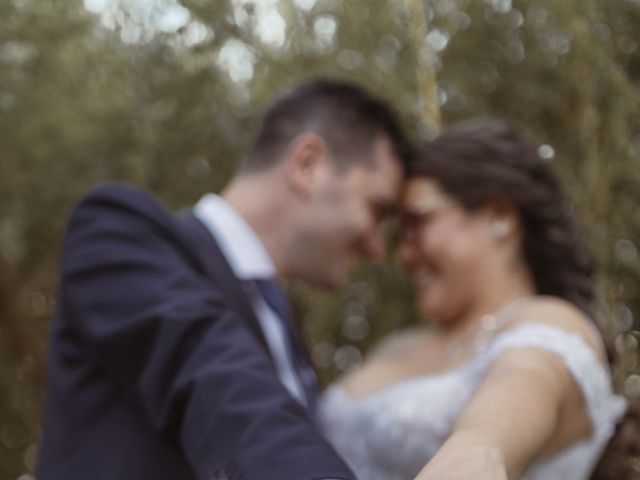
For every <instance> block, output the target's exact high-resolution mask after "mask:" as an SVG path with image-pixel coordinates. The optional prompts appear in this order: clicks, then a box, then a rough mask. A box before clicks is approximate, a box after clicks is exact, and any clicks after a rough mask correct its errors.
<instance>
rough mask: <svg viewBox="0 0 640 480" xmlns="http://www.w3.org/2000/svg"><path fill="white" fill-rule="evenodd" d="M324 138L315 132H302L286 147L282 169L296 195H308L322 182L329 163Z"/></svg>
mask: <svg viewBox="0 0 640 480" xmlns="http://www.w3.org/2000/svg"><path fill="white" fill-rule="evenodd" d="M328 155H329V152H328V150H327V146H326V144H325V142H324V140H323V139H322V138H321V137H320V136H319V135H317V134H315V133H302V134H300V135H298V136H297V137H296V138H294V139H293V140H292V141H291V142H290V144H289V147H288V149H287V153H286V154H285V159H284V169H285V176H286V179H287V183H288V184H289V186H290V188H291V189H292V190H293V191H294V192H295V193H296V194H298V195H302V196H303V197H308V196H310V195H311V194H312V193H313V191H314V190H315V188H316V186H317V185H318V184H319V182H322V180H323V177H324V176H325V174H326V169H327V166H328V165H329V163H330V160H329V156H328Z"/></svg>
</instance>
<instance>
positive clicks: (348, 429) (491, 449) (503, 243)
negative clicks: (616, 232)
mask: <svg viewBox="0 0 640 480" xmlns="http://www.w3.org/2000/svg"><path fill="white" fill-rule="evenodd" d="M402 211H403V213H402V220H403V222H402V223H403V228H402V233H401V238H400V245H399V252H398V254H399V257H400V259H401V261H402V262H403V263H404V265H405V266H406V268H407V269H408V270H409V272H410V273H411V274H412V275H413V277H414V279H415V283H416V287H417V298H418V307H419V309H420V311H421V313H422V314H423V315H424V317H428V318H429V319H432V320H433V321H434V322H435V323H436V325H437V328H435V329H426V328H425V329H419V330H416V331H411V332H405V333H399V334H396V335H395V336H393V337H392V338H390V339H389V340H388V341H386V342H385V343H383V345H382V346H380V347H379V348H378V349H377V350H376V351H375V352H374V353H373V354H372V355H371V356H370V358H369V359H368V360H367V361H366V362H365V364H364V365H363V366H362V367H361V368H360V369H358V370H357V371H355V372H353V373H351V374H350V375H347V376H346V378H344V379H342V380H341V381H340V382H339V383H338V384H336V385H333V386H332V387H330V388H329V390H328V391H327V393H326V394H325V396H324V398H323V400H322V402H321V405H320V418H321V422H322V425H323V427H324V430H325V432H326V434H327V436H328V437H329V439H330V441H331V442H332V443H333V444H334V446H335V447H336V449H337V450H338V452H339V453H341V454H342V456H343V457H344V458H345V459H346V460H347V462H348V463H349V464H350V465H351V467H352V468H353V470H354V472H355V473H356V475H357V476H358V478H362V479H363V480H409V479H412V478H415V477H417V478H418V479H421V480H422V479H424V480H427V479H438V480H447V479H470V478H473V479H487V480H488V479H492V480H495V479H507V478H509V479H514V478H524V479H527V480H556V479H562V480H580V479H586V478H589V475H590V473H591V471H592V470H593V468H594V465H595V463H596V462H597V460H598V458H599V457H600V455H601V453H602V451H603V449H604V447H605V445H606V444H607V441H608V440H609V437H610V436H611V434H612V432H613V430H614V426H615V423H616V422H617V421H618V420H619V419H620V417H621V416H622V415H623V413H624V410H625V402H624V400H623V399H622V398H620V397H618V396H616V395H614V394H613V393H612V390H611V385H610V383H611V381H610V374H609V371H608V366H607V361H606V358H605V353H604V348H603V345H602V340H601V338H600V336H599V334H598V331H597V329H596V328H595V326H594V324H593V321H592V318H593V312H592V310H591V308H592V301H593V288H592V281H591V266H590V260H589V257H588V256H587V255H586V254H585V252H584V251H583V250H582V249H581V247H580V238H579V237H578V234H577V232H576V229H575V226H574V222H573V219H572V218H571V215H570V214H569V209H568V207H567V205H566V203H565V200H564V197H563V194H562V192H561V189H560V186H559V184H558V181H557V179H556V178H555V177H554V176H553V175H552V173H551V172H550V169H549V168H548V166H547V165H546V164H545V161H544V160H542V159H541V158H540V157H539V156H538V153H537V148H536V147H535V146H534V145H533V144H531V143H529V141H528V140H526V139H525V138H523V137H522V136H520V135H519V134H518V133H517V132H515V131H514V130H513V129H512V128H511V127H509V126H508V125H506V124H504V123H502V122H500V121H496V120H475V121H472V122H469V123H465V124H462V125H459V126H457V127H454V128H452V129H450V130H448V131H446V132H445V133H444V134H443V135H441V136H440V137H439V138H437V139H436V140H434V141H431V142H428V143H427V144H426V145H425V146H424V147H423V149H422V151H421V153H420V156H419V159H418V160H417V161H416V162H415V163H414V164H413V166H412V171H411V172H410V178H409V181H408V183H407V186H406V188H405V192H404V198H403V206H402Z"/></svg>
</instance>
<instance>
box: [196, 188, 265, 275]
mask: <svg viewBox="0 0 640 480" xmlns="http://www.w3.org/2000/svg"><path fill="white" fill-rule="evenodd" d="M193 213H194V215H195V216H196V217H197V218H198V219H199V220H200V221H201V222H202V223H203V224H204V225H205V227H207V229H208V230H209V232H211V235H213V237H214V238H215V240H216V241H217V243H218V245H219V246H220V249H221V250H222V253H223V254H224V256H225V257H226V259H227V261H228V262H229V265H230V266H231V269H232V270H233V273H234V274H235V275H236V277H238V278H239V279H240V280H254V279H258V278H272V277H275V276H276V268H275V265H274V264H273V260H271V257H270V256H269V254H268V253H267V250H266V249H265V247H264V245H263V243H262V241H261V240H260V238H259V237H258V235H257V234H256V233H255V232H254V231H253V229H252V228H251V227H250V226H249V224H248V223H247V222H246V221H245V220H244V218H242V217H241V216H240V215H239V214H238V213H237V212H236V211H235V210H234V209H233V208H232V207H231V205H229V204H228V203H227V202H226V201H225V200H224V199H223V198H222V197H220V196H218V195H215V194H213V193H209V194H207V195H205V196H204V197H202V198H201V199H200V201H199V202H198V203H197V204H196V205H195V207H194V208H193Z"/></svg>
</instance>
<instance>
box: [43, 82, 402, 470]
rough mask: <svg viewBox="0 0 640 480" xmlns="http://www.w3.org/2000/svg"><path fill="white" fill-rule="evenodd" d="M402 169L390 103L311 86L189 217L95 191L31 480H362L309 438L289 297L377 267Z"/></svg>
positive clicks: (66, 274) (58, 326) (311, 386)
mask: <svg viewBox="0 0 640 480" xmlns="http://www.w3.org/2000/svg"><path fill="white" fill-rule="evenodd" d="M405 159H406V147H405V139H404V137H403V134H402V133H401V131H400V128H399V127H398V125H397V123H396V121H395V120H394V116H393V114H392V112H391V111H390V109H389V108H388V107H387V106H386V105H385V104H384V103H382V102H381V101H380V100H378V99H377V98H375V97H373V96H371V95H370V94H369V93H368V92H366V91H365V90H363V89H362V88H360V87H358V86H356V85H353V84H350V83H347V82H342V81H336V80H311V81H309V82H306V83H304V84H301V85H299V86H297V87H295V88H293V89H291V90H289V91H287V92H285V93H284V94H283V95H282V96H281V97H279V98H278V99H277V100H276V101H275V102H274V103H273V104H272V105H271V107H270V108H269V109H268V110H267V111H266V113H265V115H264V116H263V118H262V122H261V124H260V127H259V130H258V132H257V136H256V137H255V141H254V142H253V145H252V146H251V148H250V150H249V153H248V155H247V156H246V159H245V161H244V163H243V164H242V165H241V168H240V170H239V173H238V174H237V175H236V176H235V178H234V179H233V180H232V181H231V183H230V184H229V185H228V186H227V187H226V188H225V189H224V191H223V192H222V193H221V195H220V196H218V195H214V194H209V195H206V196H204V197H203V198H202V199H201V200H200V201H199V202H198V203H197V204H196V205H195V207H194V208H193V209H192V210H191V211H189V212H187V213H185V214H183V215H181V216H173V215H171V214H169V213H168V212H167V211H166V210H164V208H163V207H162V206H160V204H159V203H157V201H156V200H155V199H154V198H153V197H152V196H150V195H149V194H148V193H146V192H144V191H142V190H138V189H135V188H132V187H127V186H118V185H108V186H102V187H98V188H96V189H94V190H93V191H92V192H90V193H89V194H88V195H87V196H86V197H85V198H84V199H83V200H82V201H81V202H80V204H79V205H78V207H77V208H76V209H75V211H74V212H73V214H72V216H71V219H70V222H69V226H68V230H67V234H66V237H65V241H64V246H63V258H62V272H61V284H60V294H59V301H58V312H57V316H56V319H55V322H54V326H53V333H52V340H51V347H50V360H49V361H50V363H49V382H48V391H47V402H46V409H45V422H44V434H43V440H42V447H41V454H40V462H39V472H38V479H39V480H62V479H64V480H74V479H82V480H85V479H88V478H91V479H94V480H95V479H109V480H115V479H125V480H126V479H138V480H140V479H153V480H162V479H200V480H210V479H213V478H228V479H230V480H236V479H237V480H240V479H246V480H254V479H255V480H258V479H260V480H296V479H353V478H354V477H353V474H352V473H351V472H350V471H349V469H348V468H347V467H346V466H345V465H344V463H343V462H342V460H340V459H339V458H338V456H337V455H336V454H335V452H334V451H333V450H332V448H331V447H330V446H329V445H328V444H327V443H326V442H325V440H323V439H322V437H321V436H320V434H319V433H318V432H317V431H316V429H315V427H314V424H313V413H312V408H313V403H314V396H315V379H314V376H313V372H312V370H311V368H310V367H309V364H308V362H307V359H306V355H305V352H304V351H303V349H302V348H301V346H300V343H299V342H298V340H297V337H296V333H295V331H294V330H293V325H292V322H291V318H290V312H289V311H288V304H287V301H286V299H285V297H284V295H283V293H282V290H281V287H280V286H279V281H281V280H285V279H299V280H302V281H305V282H308V283H310V284H314V285H319V286H324V287H338V286H340V285H342V284H343V282H344V281H345V279H346V275H347V272H348V270H349V268H350V267H351V266H352V264H353V262H354V261H355V260H356V259H358V258H361V257H376V256H378V255H379V254H380V253H381V249H382V238H381V232H380V229H379V227H380V225H379V223H380V220H381V219H382V218H383V217H384V215H385V214H386V213H387V212H388V211H389V209H390V208H392V207H393V205H394V203H395V201H396V197H397V195H398V190H399V187H400V182H401V177H402V173H403V162H404V160H405Z"/></svg>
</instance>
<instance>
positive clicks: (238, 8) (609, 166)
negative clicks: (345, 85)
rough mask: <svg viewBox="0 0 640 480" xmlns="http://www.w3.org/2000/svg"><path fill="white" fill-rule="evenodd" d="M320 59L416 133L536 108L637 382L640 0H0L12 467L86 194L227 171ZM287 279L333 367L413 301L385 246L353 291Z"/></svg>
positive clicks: (12, 469) (0, 434)
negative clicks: (65, 239)
mask: <svg viewBox="0 0 640 480" xmlns="http://www.w3.org/2000/svg"><path fill="white" fill-rule="evenodd" d="M312 74H325V75H338V76H342V77H346V78H351V79H354V80H357V81H360V82H363V83H365V84H366V85H368V86H369V87H370V88H371V89H372V90H374V91H375V92H377V93H378V94H380V95H382V96H383V97H385V98H386V99H388V100H389V101H390V102H391V103H392V105H394V106H395V108H397V109H398V110H399V111H400V112H401V114H402V118H403V122H404V124H405V125H406V126H407V128H408V129H409V131H411V132H412V135H413V136H414V137H415V138H419V137H425V136H426V137H430V136H433V135H436V134H437V132H438V129H439V126H440V125H442V124H444V125H447V124H450V123H453V122H455V121H457V120H461V119H465V118H468V117H470V116H474V115H478V114H494V115H500V116H503V117H506V118H508V119H511V120H514V121H516V122H519V123H521V124H523V125H524V126H525V127H526V128H527V129H528V130H529V131H530V132H531V133H532V134H533V135H534V137H535V138H537V139H538V140H539V142H540V150H539V153H540V155H541V156H542V157H543V158H545V159H547V160H548V161H549V162H551V164H552V165H553V166H554V167H555V168H556V170H557V172H558V173H559V174H560V175H561V177H562V178H563V179H564V181H565V184H566V186H567V189H568V190H569V193H570V194H571V197H572V199H573V203H574V205H575V209H576V211H577V213H578V215H579V217H580V219H581V220H582V224H583V226H584V235H585V237H586V238H587V240H588V242H589V244H590V246H591V248H592V250H593V251H594V253H595V254H596V257H597V260H598V263H599V266H600V274H599V278H598V286H599V293H600V299H601V300H600V317H599V319H598V322H599V324H600V326H601V327H602V329H603V331H604V332H605V334H606V336H607V340H608V342H609V343H610V346H611V347H612V349H613V351H614V352H615V362H614V372H615V381H616V385H617V388H618V389H619V390H620V391H621V392H624V394H625V395H626V396H627V397H628V398H629V399H631V400H633V401H638V399H640V366H639V365H638V361H639V359H638V357H639V352H638V350H639V348H638V342H639V341H640V259H639V258H638V248H640V0H424V1H415V0H407V1H403V0H349V1H348V2H347V1H344V2H343V1H339V0H281V1H276V0H254V1H250V0H84V1H81V0H65V1H59V0H0V479H1V480H4V479H7V480H15V479H18V478H19V479H20V480H26V479H30V478H33V477H32V476H31V472H33V470H34V466H35V461H36V458H37V445H38V438H39V434H40V421H41V406H42V402H43V384H44V379H45V375H46V361H45V358H46V342H47V335H48V332H49V329H50V325H51V319H52V314H53V311H54V309H55V290H56V277H57V267H58V260H59V247H60V241H61V235H62V232H63V228H64V225H65V222H66V219H67V217H68V214H69V211H70V209H71V208H72V206H73V205H74V203H75V201H76V200H77V199H78V197H79V196H80V195H81V194H82V193H83V192H84V191H86V190H87V189H88V188H89V187H90V186H92V185H94V184H96V183H99V182H104V181H112V180H118V181H126V182H130V183H133V184H136V185H140V186H143V187H145V188H147V189H149V190H151V191H153V192H154V193H155V194H156V195H157V196H158V197H160V199H161V200H162V201H163V202H164V203H165V204H166V205H167V206H168V207H169V208H172V209H178V208H182V207H185V206H188V205H190V204H192V203H193V202H194V201H196V200H197V199H198V198H199V197H200V196H201V195H202V194H203V193H205V192H209V191H217V190H219V189H220V188H221V187H222V186H223V185H224V184H225V182H226V181H227V180H228V179H229V177H230V175H231V174H232V173H233V171H234V165H235V163H236V162H237V160H238V159H239V158H241V156H242V155H243V152H244V148H245V146H246V145H247V142H248V141H249V140H250V138H251V137H250V135H251V125H252V120H253V119H254V118H255V116H256V115H257V114H258V113H259V112H260V110H261V109H262V108H263V107H264V105H265V101H267V100H268V99H269V98H270V97H271V96H272V95H273V94H274V93H276V92H277V91H279V90H281V89H282V88H284V87H286V86H287V85H290V84H291V83H293V82H295V81H296V80H299V79H301V78H304V77H306V76H309V75H312ZM290 292H291V294H292V296H293V298H294V306H295V309H296V311H297V314H298V315H297V317H298V320H299V321H300V325H301V328H302V330H303V332H304V335H305V338H306V340H307V342H308V344H309V346H310V349H311V352H312V356H313V360H314V362H315V364H316V366H317V367H318V369H319V371H320V373H321V378H322V380H323V382H325V383H326V382H328V381H330V380H331V379H333V378H335V377H336V376H338V375H340V374H341V373H342V372H344V371H345V370H347V369H349V368H351V367H353V366H354V365H356V364H357V363H358V362H359V361H360V360H361V358H362V356H363V355H364V354H365V353H366V351H367V349H368V348H370V347H371V346H372V345H374V344H375V343H376V342H377V341H378V340H379V339H380V338H381V336H383V335H385V334H386V333H388V332H389V331H390V330H393V329H396V328H399V327H403V326H409V325H412V324H415V323H416V322H418V321H420V320H419V319H418V318H417V315H416V313H415V310H414V308H413V305H412V290H411V286H410V284H409V282H408V281H407V279H406V278H405V277H404V275H403V273H402V271H401V270H400V269H399V268H398V267H397V266H396V265H395V264H394V262H393V258H392V255H390V256H389V260H388V261H386V262H381V263H379V264H375V265H369V266H366V267H362V268H360V269H359V270H358V271H357V272H355V274H354V276H353V279H352V281H351V283H350V285H349V287H348V288H347V289H345V291H344V292H342V293H341V294H338V295H328V294H324V293H320V292H315V291H311V290H309V289H307V288H305V287H303V286H301V285H290ZM637 465H638V468H639V470H640V458H639V459H637Z"/></svg>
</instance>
